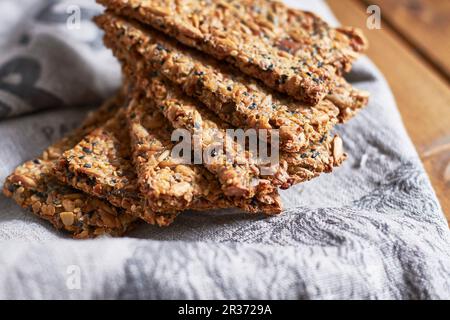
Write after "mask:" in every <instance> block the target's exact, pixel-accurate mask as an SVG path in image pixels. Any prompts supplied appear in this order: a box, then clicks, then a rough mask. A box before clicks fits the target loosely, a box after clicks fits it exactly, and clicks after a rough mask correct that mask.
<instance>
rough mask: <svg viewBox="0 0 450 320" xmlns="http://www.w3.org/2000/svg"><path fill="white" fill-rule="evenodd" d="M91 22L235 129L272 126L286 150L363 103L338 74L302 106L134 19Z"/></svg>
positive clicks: (109, 17) (301, 144)
mask: <svg viewBox="0 0 450 320" xmlns="http://www.w3.org/2000/svg"><path fill="white" fill-rule="evenodd" d="M96 21H97V24H98V25H99V26H100V27H101V28H103V29H104V30H105V33H106V35H105V43H106V44H107V45H108V46H109V47H111V48H113V49H114V50H115V51H117V48H121V49H125V48H126V50H127V51H128V52H129V54H130V55H133V59H132V61H139V60H145V61H146V66H144V68H146V69H147V70H146V71H143V72H146V73H151V70H153V69H158V70H159V71H160V73H161V75H162V76H164V77H165V78H167V79H168V80H170V81H171V82H173V83H174V84H177V85H178V86H179V87H180V88H181V89H182V90H183V92H184V93H185V94H187V95H189V96H191V97H196V98H197V99H198V100H199V101H201V102H203V103H204V105H206V106H207V107H208V108H209V109H210V110H211V111H213V112H214V113H215V114H216V115H217V116H219V117H220V118H221V119H222V120H224V121H226V122H228V123H230V124H232V125H233V126H235V127H237V128H243V129H250V128H253V129H265V130H267V131H268V132H269V133H270V132H271V131H272V130H273V129H277V130H278V132H279V136H280V147H281V149H282V150H284V151H287V152H298V151H300V150H301V149H302V148H303V147H305V146H308V145H309V143H310V142H314V141H318V140H319V139H321V137H322V136H323V135H324V134H325V133H326V132H328V131H330V130H331V128H332V127H333V126H334V125H335V124H336V123H337V121H338V119H339V120H340V121H345V120H348V119H349V118H350V117H351V116H353V115H354V114H355V113H356V112H357V111H358V110H359V109H361V108H362V107H364V106H365V105H366V103H367V94H366V93H364V92H361V91H359V90H356V89H354V88H352V87H351V85H349V84H348V83H346V81H345V80H344V79H343V78H342V79H341V80H339V84H338V88H337V90H336V92H335V93H333V95H331V96H330V98H327V99H325V100H323V101H321V102H320V103H319V104H317V105H316V106H314V107H308V106H305V105H302V104H301V103H299V102H298V101H295V100H293V99H289V98H285V97H282V96H280V95H279V94H277V93H275V92H273V91H272V90H268V89H266V88H265V87H263V86H261V85H260V84H259V83H258V82H257V81H254V80H253V79H251V78H249V77H245V76H242V75H240V74H239V73H238V72H236V71H235V70H233V69H232V68H229V67H226V66H224V65H223V64H221V63H218V62H216V61H214V60H213V59H210V58H205V57H204V56H201V55H199V54H198V52H195V51H193V50H190V49H188V48H185V47H182V46H180V45H178V44H176V43H175V42H174V41H172V40H170V39H166V38H164V37H161V35H158V33H157V32H154V31H152V30H151V29H149V28H145V27H144V26H142V25H141V24H139V23H136V22H133V21H126V20H124V19H123V18H120V17H117V16H114V15H112V14H105V15H102V16H99V17H97V18H96ZM331 101H333V103H332V102H331ZM336 106H337V107H336ZM269 138H270V135H269Z"/></svg>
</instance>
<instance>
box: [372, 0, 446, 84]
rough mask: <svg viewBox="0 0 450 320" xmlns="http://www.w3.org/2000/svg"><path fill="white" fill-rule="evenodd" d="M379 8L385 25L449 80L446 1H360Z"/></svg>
mask: <svg viewBox="0 0 450 320" xmlns="http://www.w3.org/2000/svg"><path fill="white" fill-rule="evenodd" d="M364 2H365V3H366V4H367V5H369V4H376V5H378V6H379V7H380V8H381V15H382V17H383V19H384V20H385V21H386V22H388V23H389V25H390V26H391V27H392V28H393V29H395V30H396V31H397V32H398V33H399V34H401V35H402V36H403V37H404V39H406V40H407V41H408V42H409V43H410V44H412V45H413V46H414V48H415V49H416V50H418V51H419V52H420V53H421V54H422V55H423V56H424V58H425V59H427V60H428V61H430V62H431V63H433V64H435V67H436V69H437V71H438V72H440V73H442V74H443V75H444V77H446V79H447V80H448V79H450V1H448V0H364Z"/></svg>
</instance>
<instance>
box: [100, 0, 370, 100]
mask: <svg viewBox="0 0 450 320" xmlns="http://www.w3.org/2000/svg"><path fill="white" fill-rule="evenodd" d="M98 2H99V3H101V4H103V5H105V6H106V7H107V8H108V9H110V10H112V11H114V12H115V13H116V14H119V15H124V16H127V17H131V18H134V19H136V20H139V21H141V22H142V23H144V24H148V25H151V26H152V27H154V28H156V29H158V30H160V31H162V32H164V33H166V34H167V35H170V36H172V37H174V38H176V39H177V40H178V41H180V42H182V43H184V44H186V45H188V46H191V47H194V48H197V49H199V50H201V51H204V52H206V53H208V54H210V55H212V56H214V57H215V58H217V59H219V60H226V61H227V62H229V63H231V64H233V65H235V66H236V67H237V68H238V69H240V70H241V71H243V72H244V73H246V74H248V75H250V76H253V77H255V78H257V79H259V80H261V81H263V82H264V83H265V84H266V85H267V86H269V87H271V88H273V89H275V90H278V91H280V92H283V93H287V94H289V95H291V96H293V97H295V98H297V99H299V100H301V101H304V102H305V103H308V104H310V105H315V104H317V103H318V102H319V101H321V100H322V99H323V98H324V97H325V96H326V95H327V94H328V92H330V91H332V90H333V88H334V86H335V84H334V82H335V79H336V77H335V76H336V74H339V73H340V69H347V70H348V68H349V65H351V61H353V60H354V59H355V58H356V57H358V56H359V52H360V51H362V50H364V49H365V48H366V41H365V39H364V38H363V37H362V35H361V33H360V32H359V31H357V30H356V29H333V28H330V27H329V26H328V25H327V24H326V23H325V22H324V21H323V20H321V19H320V18H319V17H317V16H315V15H313V14H310V13H302V11H299V10H292V9H289V8H287V7H285V6H283V5H282V4H280V5H278V8H277V14H280V13H281V12H284V13H286V14H285V15H284V16H283V15H278V16H277V15H276V14H275V12H274V10H273V8H272V7H271V2H269V1H255V0H253V1H222V0H168V1H167V0H147V1H141V0H98ZM262 9H264V11H265V12H264V14H263V13H258V12H263V10H262ZM296 24H297V25H298V26H299V28H297V27H296V26H295V25H296ZM290 25H294V27H292V28H291V27H289V26H290Z"/></svg>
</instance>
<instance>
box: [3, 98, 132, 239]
mask: <svg viewBox="0 0 450 320" xmlns="http://www.w3.org/2000/svg"><path fill="white" fill-rule="evenodd" d="M122 100H123V98H122V97H121V96H120V95H119V96H118V97H115V98H113V99H110V100H109V101H107V102H106V103H105V104H104V105H103V106H102V107H101V108H99V109H98V110H96V111H95V112H94V113H91V114H90V115H89V116H88V117H87V119H86V120H85V121H84V123H83V125H82V126H81V127H80V128H78V129H77V130H75V131H74V132H73V133H72V134H70V135H69V136H67V137H65V138H63V139H62V140H60V141H58V142H57V143H55V144H54V145H52V146H50V147H49V148H48V149H47V150H45V151H44V153H43V154H42V155H41V157H39V158H37V159H34V160H32V161H27V162H26V163H24V164H23V165H21V166H19V167H17V168H16V169H15V170H14V172H13V173H12V174H11V175H10V176H9V177H8V178H7V179H6V181H5V184H4V188H3V193H4V194H5V195H6V196H7V197H11V198H13V199H14V200H15V201H16V202H17V204H19V205H20V206H22V207H23V208H28V209H29V210H30V211H32V212H33V213H34V214H36V215H37V216H39V217H40V218H43V219H45V220H48V221H49V222H51V223H52V224H53V226H54V227H55V228H57V229H63V230H65V231H67V232H69V233H70V234H72V236H73V237H74V238H92V237H96V236H100V235H104V234H109V235H112V236H121V235H123V234H124V233H125V232H126V231H128V230H129V229H130V228H132V227H133V226H134V225H135V223H136V218H134V217H133V216H131V215H129V214H128V213H127V212H126V211H125V210H123V209H120V208H116V207H114V206H112V205H111V204H109V203H108V202H105V201H102V200H100V199H98V198H96V197H92V196H89V195H87V194H85V193H82V192H79V191H78V190H76V189H73V188H71V187H69V186H66V185H64V184H61V183H60V182H59V181H57V180H56V178H55V177H54V176H53V175H52V173H53V172H52V171H53V165H54V161H55V159H58V158H59V156H60V155H61V154H62V152H64V150H66V149H68V148H71V147H73V145H74V144H75V143H76V142H77V141H79V139H81V137H82V136H83V135H84V134H85V133H86V132H89V131H90V130H92V128H93V127H95V126H97V125H98V124H100V123H102V122H104V121H105V120H106V119H107V118H109V117H110V116H111V115H112V114H113V113H114V112H115V110H117V108H118V106H119V105H120V104H121V103H122Z"/></svg>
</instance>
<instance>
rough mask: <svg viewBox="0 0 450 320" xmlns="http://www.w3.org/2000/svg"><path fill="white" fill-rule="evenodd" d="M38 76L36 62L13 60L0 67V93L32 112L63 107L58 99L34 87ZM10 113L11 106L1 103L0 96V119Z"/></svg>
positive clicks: (28, 59)
mask: <svg viewBox="0 0 450 320" xmlns="http://www.w3.org/2000/svg"><path fill="white" fill-rule="evenodd" d="M40 75H41V66H40V65H39V63H38V62H37V61H36V60H34V59H32V58H29V57H16V58H13V59H11V60H9V61H7V62H6V63H5V64H3V65H2V66H0V93H1V92H2V91H4V92H7V93H9V94H11V95H13V96H15V97H17V98H18V99H20V100H22V101H23V102H24V103H26V104H28V105H29V106H30V108H31V109H34V110H40V109H45V108H49V107H54V106H62V105H64V102H63V101H62V100H61V99H59V98H58V97H56V96H54V95H53V94H51V93H50V92H47V91H45V90H43V89H40V88H38V87H36V82H37V81H38V80H39V77H40ZM11 111H12V106H8V105H6V103H5V102H3V101H1V96H0V117H6V116H8V115H9V113H11Z"/></svg>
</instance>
